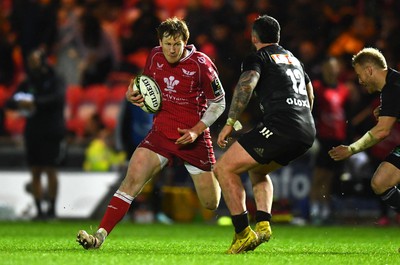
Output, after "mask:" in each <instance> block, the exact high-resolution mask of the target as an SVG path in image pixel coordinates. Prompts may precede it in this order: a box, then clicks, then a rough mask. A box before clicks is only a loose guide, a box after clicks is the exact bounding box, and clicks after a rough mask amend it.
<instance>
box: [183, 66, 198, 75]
mask: <svg viewBox="0 0 400 265" xmlns="http://www.w3.org/2000/svg"><path fill="white" fill-rule="evenodd" d="M182 72H183V74H184V75H186V76H194V74H195V73H196V71H192V72H191V71H188V70H186V69H183V68H182Z"/></svg>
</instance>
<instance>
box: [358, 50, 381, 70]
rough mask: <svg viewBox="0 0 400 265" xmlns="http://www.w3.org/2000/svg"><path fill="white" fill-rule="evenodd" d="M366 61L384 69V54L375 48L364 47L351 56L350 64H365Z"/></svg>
mask: <svg viewBox="0 0 400 265" xmlns="http://www.w3.org/2000/svg"><path fill="white" fill-rule="evenodd" d="M367 63H370V64H373V65H375V66H377V67H379V68H382V69H386V68H387V64H386V59H385V56H383V54H382V53H381V52H380V51H379V50H378V49H376V48H371V47H369V48H364V49H362V50H361V51H359V52H358V53H357V54H356V55H354V56H353V58H352V61H351V64H352V65H353V67H354V66H355V65H356V64H359V65H365V64H367Z"/></svg>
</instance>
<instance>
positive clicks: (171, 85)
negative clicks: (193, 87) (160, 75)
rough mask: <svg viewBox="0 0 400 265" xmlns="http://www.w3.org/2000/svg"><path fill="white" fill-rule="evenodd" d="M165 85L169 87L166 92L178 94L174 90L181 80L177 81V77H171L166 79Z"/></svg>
mask: <svg viewBox="0 0 400 265" xmlns="http://www.w3.org/2000/svg"><path fill="white" fill-rule="evenodd" d="M164 83H165V84H166V85H167V87H166V88H164V90H165V91H168V92H176V90H175V89H174V88H175V86H176V85H178V84H179V80H176V79H175V76H172V75H171V76H170V77H164Z"/></svg>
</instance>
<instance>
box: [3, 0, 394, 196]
mask: <svg viewBox="0 0 400 265" xmlns="http://www.w3.org/2000/svg"><path fill="white" fill-rule="evenodd" d="M399 10H400V1H396V0H323V1H321V0H141V1H140V0H1V1H0V137H1V140H2V143H4V142H7V143H10V142H11V143H16V144H18V141H20V140H21V137H20V136H21V134H22V133H23V128H24V122H25V118H24V116H23V115H21V113H19V112H17V111H15V110H10V109H6V108H5V103H6V101H7V100H8V99H9V98H10V97H11V96H12V95H13V93H14V91H15V90H16V88H17V87H18V85H19V84H20V83H21V82H22V81H23V80H24V78H25V77H26V75H27V73H26V68H27V67H26V62H27V58H28V56H29V54H30V53H31V52H32V51H36V50H40V51H41V52H43V53H44V54H46V57H47V59H48V61H49V62H50V64H51V65H52V67H54V69H55V71H56V72H57V74H58V75H60V76H61V77H62V78H63V80H64V82H65V85H66V86H65V87H66V91H65V92H66V97H65V100H66V102H65V103H66V104H65V111H64V114H65V118H66V128H67V131H68V143H70V144H83V145H88V144H89V142H90V141H91V140H93V139H95V138H98V137H103V138H109V137H110V136H112V135H113V134H114V131H115V130H116V127H117V125H118V115H119V113H120V112H121V106H122V104H120V103H121V102H122V101H123V100H124V96H125V90H126V87H127V85H128V84H129V81H130V79H131V78H133V77H134V76H135V75H136V74H138V73H140V72H141V70H142V68H143V67H144V64H145V60H146V57H147V54H148V53H149V51H150V49H151V48H152V47H154V46H156V45H158V40H157V36H156V30H155V29H156V27H157V26H158V25H159V23H160V22H161V21H162V20H164V19H166V18H167V17H172V16H178V17H182V18H184V19H185V20H186V22H187V24H188V26H189V29H190V33H191V36H190V39H189V43H192V44H194V45H195V46H196V47H197V49H198V50H200V51H202V52H204V53H206V54H207V55H208V56H209V57H210V58H211V59H212V60H214V62H215V64H216V65H217V67H218V69H219V71H220V79H221V81H222V83H223V86H224V88H225V91H226V96H227V102H230V98H231V96H232V92H233V88H234V86H235V84H236V81H237V80H238V78H239V75H240V64H241V61H242V59H243V58H244V56H245V55H246V53H248V52H249V51H251V49H252V48H251V41H250V25H251V23H252V21H253V20H254V18H256V17H257V16H258V15H260V14H268V15H271V16H273V17H275V18H276V19H278V21H279V22H280V24H281V27H282V35H281V41H280V42H281V44H282V45H283V46H284V47H286V48H287V49H289V50H291V51H292V52H293V53H294V54H295V55H296V56H297V57H298V58H299V59H300V60H301V61H302V62H303V63H304V65H305V69H306V71H307V73H308V74H309V76H310V78H311V80H312V81H313V82H325V81H323V80H324V78H326V77H324V71H325V70H324V67H323V65H324V62H326V61H327V58H335V61H337V63H335V65H334V66H332V67H334V69H330V70H329V71H330V72H329V73H328V74H330V76H331V77H332V76H334V78H335V79H336V80H334V81H332V80H330V81H329V82H333V83H336V82H339V83H341V84H343V87H345V89H346V90H347V91H346V99H345V100H344V102H343V105H341V107H342V108H343V109H341V110H340V113H341V114H340V115H343V116H344V117H345V118H344V120H345V122H346V124H345V125H344V126H345V127H346V128H345V130H346V134H345V136H343V137H346V138H347V139H340V141H342V140H345V141H352V140H353V139H354V138H357V137H358V136H359V135H360V134H363V132H365V131H366V130H368V129H369V128H370V127H372V126H371V124H373V123H374V122H375V120H374V117H373V115H372V110H373V108H374V107H376V106H377V104H379V101H378V99H377V98H376V96H374V95H368V94H366V92H365V91H364V90H363V89H362V88H361V87H360V86H359V84H358V80H357V77H356V76H355V74H354V71H353V69H352V67H351V56H352V55H353V54H355V53H357V52H358V51H359V50H361V49H362V48H363V47H365V46H372V47H376V48H378V49H380V50H381V51H382V52H383V54H384V55H385V57H386V58H387V60H388V65H389V66H390V67H392V68H395V69H397V70H399V69H400V53H399V52H397V51H396V48H398V47H400V34H399V32H400V17H399V16H398V15H397V13H398V11H399ZM325 75H326V73H325ZM321 80H322V81H321ZM326 82H328V81H326ZM316 94H317V95H318V93H316ZM316 103H317V104H316V106H317V107H316V109H315V110H314V113H315V114H316V116H315V117H316V119H317V118H318V119H319V117H317V116H318V115H317V114H318V113H319V111H320V109H319V108H318V98H316ZM251 106H252V105H250V107H251ZM253 106H254V104H253ZM331 114H332V115H335V113H331ZM225 115H226V113H225V114H223V115H222V117H221V118H220V119H219V122H217V123H216V124H215V125H213V126H215V127H217V128H220V125H221V124H223V122H224V121H225V118H226V117H225ZM325 118H326V117H325ZM331 118H332V117H331ZM332 119H333V118H332ZM94 120H95V121H96V122H97V125H96V126H92V125H93V121H94ZM243 123H244V125H245V126H246V124H247V125H250V124H251V123H252V117H251V116H250V115H248V114H247V113H245V115H244V116H243ZM317 123H318V121H317ZM317 126H318V124H317ZM93 128H94V129H93ZM104 128H106V129H107V132H104ZM213 133H214V134H216V133H217V130H213ZM396 137H399V136H396V135H394V136H391V137H389V138H390V139H388V140H386V142H383V143H381V144H379V145H377V146H376V147H374V148H372V149H371V151H370V152H369V153H368V155H369V156H370V159H371V161H378V160H380V159H382V158H383V156H384V154H385V152H387V147H386V146H388V144H386V143H387V142H389V141H397V142H398V141H399V139H396ZM389 146H390V144H389ZM94 153H98V152H97V151H95V152H94ZM87 166H88V167H90V165H87ZM314 175H318V172H314ZM317 197H318V196H317V195H316V200H317Z"/></svg>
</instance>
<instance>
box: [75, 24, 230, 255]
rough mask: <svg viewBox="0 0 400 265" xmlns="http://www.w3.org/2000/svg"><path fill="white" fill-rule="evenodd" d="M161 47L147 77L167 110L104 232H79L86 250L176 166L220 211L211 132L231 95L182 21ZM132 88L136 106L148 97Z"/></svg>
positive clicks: (166, 27) (169, 29)
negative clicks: (175, 163)
mask: <svg viewBox="0 0 400 265" xmlns="http://www.w3.org/2000/svg"><path fill="white" fill-rule="evenodd" d="M157 34H158V38H159V44H160V45H159V46H157V47H155V48H153V50H152V51H151V53H150V54H149V56H148V58H147V62H146V65H145V68H144V71H143V74H145V75H148V76H151V77H152V78H153V79H154V80H155V81H156V82H157V83H158V85H159V86H160V89H161V91H162V106H161V109H160V110H159V111H158V112H157V113H156V114H155V115H154V119H153V126H152V129H151V130H150V132H149V133H148V135H147V136H146V138H145V139H144V140H143V141H142V142H141V144H140V145H139V146H138V148H137V149H136V150H135V152H134V153H133V155H132V157H131V159H130V162H129V168H128V170H127V174H126V176H125V179H124V180H123V181H122V183H121V185H120V187H119V188H118V190H117V191H116V192H115V194H114V196H113V197H112V199H111V201H110V203H109V205H108V207H107V210H106V212H105V214H104V216H103V218H102V220H101V222H100V224H99V226H98V230H97V231H96V232H95V233H94V234H93V235H91V234H89V233H87V232H86V231H84V230H80V231H79V232H78V236H77V241H78V243H79V244H81V245H82V246H83V247H84V248H85V249H93V248H99V247H100V246H101V245H102V244H103V242H104V240H105V238H106V237H107V236H108V235H109V234H110V232H111V231H112V229H113V228H114V227H115V226H116V225H117V224H118V222H119V221H120V220H121V219H122V218H123V217H124V216H125V214H126V213H127V211H128V209H129V207H130V205H131V203H132V202H133V200H134V199H135V197H136V196H137V195H138V194H139V193H140V192H141V190H142V189H143V187H144V186H145V184H146V183H147V182H148V181H149V180H150V179H151V178H152V177H153V176H155V175H157V174H158V173H159V172H160V171H161V170H162V169H163V168H164V167H165V166H166V165H167V164H171V163H172V162H173V160H176V159H178V160H181V161H182V162H183V163H184V165H185V167H186V169H187V171H188V172H189V174H190V176H191V178H192V180H193V183H194V187H195V189H196V192H197V194H198V197H199V200H200V202H201V204H202V205H203V206H204V207H205V208H207V209H210V210H215V209H216V208H217V207H218V204H219V201H220V198H221V190H220V187H219V184H218V182H217V180H216V178H215V176H214V174H213V172H212V166H213V165H214V163H215V156H214V150H213V146H212V142H211V135H210V130H209V127H210V126H211V125H212V124H213V123H214V122H215V121H216V120H217V118H218V117H219V116H220V115H221V114H222V113H223V111H224V110H225V92H224V89H223V87H222V84H221V82H220V81H219V78H218V72H217V68H216V66H215V65H214V63H213V62H212V61H211V60H210V58H209V57H208V56H207V55H205V54H204V53H201V52H199V51H197V50H196V48H195V47H194V46H193V45H188V44H187V41H188V39H189V34H190V33H189V30H188V27H187V25H186V23H185V22H184V21H183V20H180V19H178V18H169V19H167V20H165V21H164V22H162V23H161V24H160V25H159V27H158V28H157ZM132 86H133V82H131V84H130V85H129V87H128V90H127V92H126V99H127V100H128V101H130V102H131V103H132V104H134V105H136V106H141V105H142V104H143V97H142V96H141V95H139V94H138V92H133V89H132Z"/></svg>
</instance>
